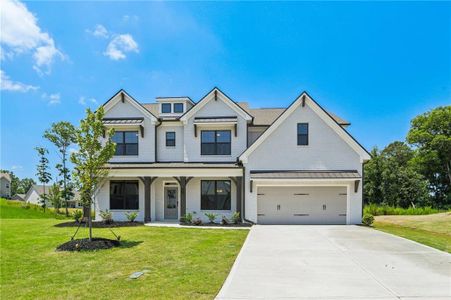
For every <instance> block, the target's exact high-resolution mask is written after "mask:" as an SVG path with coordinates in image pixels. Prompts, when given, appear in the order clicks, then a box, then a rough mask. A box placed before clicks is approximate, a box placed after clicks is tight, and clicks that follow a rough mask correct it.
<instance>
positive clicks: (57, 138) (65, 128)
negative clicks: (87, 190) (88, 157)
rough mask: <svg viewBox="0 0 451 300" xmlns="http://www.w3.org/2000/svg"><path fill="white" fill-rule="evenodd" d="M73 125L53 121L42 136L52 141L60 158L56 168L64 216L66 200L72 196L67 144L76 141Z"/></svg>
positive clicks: (67, 213)
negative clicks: (61, 188)
mask: <svg viewBox="0 0 451 300" xmlns="http://www.w3.org/2000/svg"><path fill="white" fill-rule="evenodd" d="M75 131H76V130H75V127H74V125H72V124H71V123H69V122H58V123H53V124H52V127H51V128H50V129H48V130H46V131H45V133H44V137H45V138H46V139H48V140H49V141H50V142H52V143H53V144H54V145H55V146H56V147H57V148H58V152H59V154H60V158H61V164H57V165H56V168H57V169H58V171H59V175H60V176H61V177H62V180H61V182H62V186H63V190H62V196H63V198H64V200H65V206H66V216H69V210H68V208H67V207H68V200H69V199H70V198H71V197H73V191H72V188H71V187H72V185H71V184H70V182H71V176H70V170H69V169H68V168H67V159H68V150H69V146H70V145H71V144H73V143H75V141H76V136H75Z"/></svg>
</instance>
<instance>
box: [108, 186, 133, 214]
mask: <svg viewBox="0 0 451 300" xmlns="http://www.w3.org/2000/svg"><path fill="white" fill-rule="evenodd" d="M110 209H139V185H138V181H131V180H130V181H110Z"/></svg>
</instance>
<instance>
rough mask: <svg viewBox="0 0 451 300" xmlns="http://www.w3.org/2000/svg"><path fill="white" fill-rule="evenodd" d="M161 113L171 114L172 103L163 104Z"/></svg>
mask: <svg viewBox="0 0 451 300" xmlns="http://www.w3.org/2000/svg"><path fill="white" fill-rule="evenodd" d="M161 112H162V113H164V114H169V113H171V103H162V104H161Z"/></svg>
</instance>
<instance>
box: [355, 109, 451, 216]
mask: <svg viewBox="0 0 451 300" xmlns="http://www.w3.org/2000/svg"><path fill="white" fill-rule="evenodd" d="M371 156H372V158H371V160H370V161H369V162H367V163H366V164H365V166H364V190H363V191H364V195H363V198H364V202H365V203H375V204H386V205H391V206H399V207H403V208H407V207H409V206H413V207H415V206H432V207H436V208H450V207H451V189H450V185H451V106H444V107H437V108H435V109H433V110H431V111H428V112H426V113H424V114H421V115H419V116H417V117H415V118H414V119H413V120H412V121H411V126H410V130H409V132H408V134H407V136H406V140H405V141H394V142H392V143H390V144H389V145H388V146H386V147H385V148H384V149H382V150H379V149H378V148H377V147H375V148H373V149H372V150H371Z"/></svg>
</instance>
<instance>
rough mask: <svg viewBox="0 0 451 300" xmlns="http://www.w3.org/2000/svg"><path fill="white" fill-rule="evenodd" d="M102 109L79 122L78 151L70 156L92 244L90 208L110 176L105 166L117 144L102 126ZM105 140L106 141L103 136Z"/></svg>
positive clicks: (108, 131) (110, 130)
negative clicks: (94, 197)
mask: <svg viewBox="0 0 451 300" xmlns="http://www.w3.org/2000/svg"><path fill="white" fill-rule="evenodd" d="M103 116H104V111H103V108H99V109H98V110H97V111H95V112H92V111H91V110H90V109H89V108H88V109H87V110H86V117H85V118H84V119H83V120H81V121H80V128H79V129H78V130H77V131H76V141H77V144H78V146H79V151H78V152H75V153H72V154H71V161H72V163H74V165H75V167H74V173H73V175H74V179H75V182H76V184H77V186H78V188H79V191H80V196H81V199H80V200H81V203H82V204H83V207H84V211H85V213H86V212H87V215H88V216H87V217H88V223H89V240H90V241H91V240H92V217H91V212H90V210H91V207H92V203H93V199H92V198H93V196H94V193H95V192H96V190H97V189H98V188H99V186H100V184H101V183H102V181H103V180H104V179H105V178H106V177H107V176H108V171H109V170H108V169H107V168H104V166H105V164H106V163H108V161H109V160H110V159H111V158H112V157H113V155H114V152H115V148H116V144H115V143H114V142H113V141H112V139H111V138H112V136H113V134H114V130H113V129H109V130H107V129H106V127H105V126H104V125H103V122H102V119H103ZM105 132H106V133H107V134H106V138H103V136H104V133H105Z"/></svg>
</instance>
